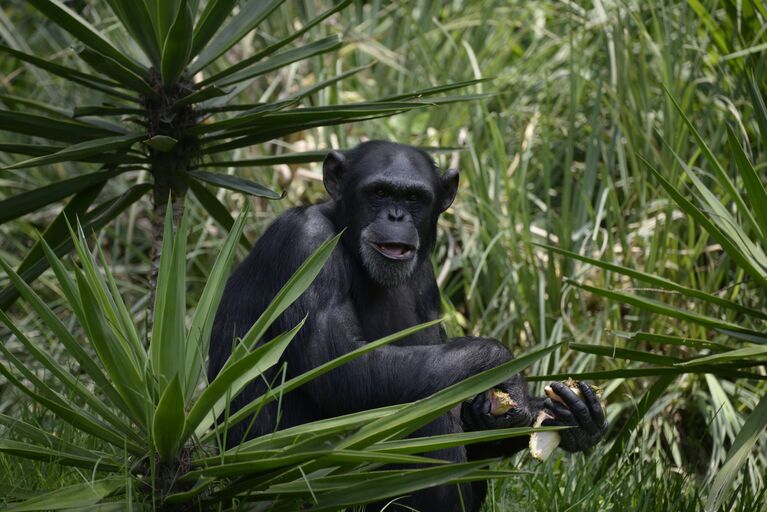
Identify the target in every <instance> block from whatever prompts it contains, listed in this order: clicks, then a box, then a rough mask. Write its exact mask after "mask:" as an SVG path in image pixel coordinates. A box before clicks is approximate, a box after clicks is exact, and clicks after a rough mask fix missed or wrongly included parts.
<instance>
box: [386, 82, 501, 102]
mask: <svg viewBox="0 0 767 512" xmlns="http://www.w3.org/2000/svg"><path fill="white" fill-rule="evenodd" d="M491 80H493V78H490V77H487V78H474V79H472V80H462V81H460V82H453V83H449V84H442V85H437V86H436V87H428V88H426V89H418V90H416V91H412V92H408V93H405V94H395V95H393V96H385V97H383V98H380V99H379V100H377V101H383V102H387V101H409V100H416V99H419V98H425V97H428V96H433V95H435V94H442V93H445V92H450V91H454V90H456V89H463V88H464V87H470V86H472V85H477V84H481V83H484V82H488V81H491Z"/></svg>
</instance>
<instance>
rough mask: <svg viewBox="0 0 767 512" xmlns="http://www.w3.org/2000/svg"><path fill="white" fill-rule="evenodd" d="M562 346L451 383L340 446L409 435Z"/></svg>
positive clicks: (542, 350) (549, 348)
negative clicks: (390, 436)
mask: <svg viewBox="0 0 767 512" xmlns="http://www.w3.org/2000/svg"><path fill="white" fill-rule="evenodd" d="M561 346H562V344H561V343H557V344H554V345H551V346H548V347H544V348H541V349H539V350H536V351H535V352H531V353H530V354H526V355H523V356H521V357H519V358H518V359H513V360H511V361H508V362H506V363H503V364H501V365H499V366H496V367H495V368H491V369H489V370H485V371H484V372H481V373H478V374H476V375H474V376H472V377H469V378H468V379H465V380H463V381H461V382H458V383H456V384H453V385H452V386H448V387H447V388H445V389H442V390H440V391H438V392H437V393H434V394H433V395H431V396H430V397H428V398H424V399H422V400H418V401H416V402H413V403H412V404H410V405H409V406H408V407H406V408H404V409H402V410H401V411H400V412H399V414H397V415H396V416H389V417H386V418H382V419H381V420H379V421H377V422H375V423H372V424H370V425H367V426H365V427H362V428H361V429H360V430H359V432H357V433H355V434H352V435H351V436H349V437H347V438H346V439H344V440H343V441H342V442H341V443H340V444H339V445H338V447H339V448H360V447H364V446H367V445H369V444H370V443H371V442H375V441H380V440H381V439H384V438H385V437H387V436H388V435H391V434H394V433H397V434H399V435H406V434H409V433H411V432H414V431H415V430H417V429H418V428H420V427H421V426H423V425H425V424H427V423H428V422H430V421H432V420H434V419H435V418H437V417H439V416H440V415H441V414H443V413H445V412H446V411H448V410H450V409H451V408H452V407H453V406H455V405H456V404H458V403H460V402H461V401H463V400H466V399H467V398H471V397H474V396H476V395H478V394H479V393H482V392H484V391H486V390H488V389H491V388H492V387H493V386H496V385H498V383H499V382H504V381H506V380H508V379H509V378H511V377H512V376H513V375H516V374H518V373H520V372H521V371H522V370H524V369H525V368H527V367H528V366H530V365H531V364H533V363H534V362H535V361H537V360H539V359H540V358H542V357H544V356H546V355H547V354H550V353H551V352H553V351H555V350H557V349H559V348H560V347H561Z"/></svg>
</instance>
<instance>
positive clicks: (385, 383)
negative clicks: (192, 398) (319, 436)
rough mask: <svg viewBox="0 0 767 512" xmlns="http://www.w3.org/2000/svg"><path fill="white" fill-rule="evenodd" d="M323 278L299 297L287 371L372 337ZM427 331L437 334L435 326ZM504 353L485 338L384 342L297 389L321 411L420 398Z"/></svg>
mask: <svg viewBox="0 0 767 512" xmlns="http://www.w3.org/2000/svg"><path fill="white" fill-rule="evenodd" d="M336 282H338V281H336ZM324 284H326V285H327V286H323V282H322V281H320V282H319V283H318V286H314V285H313V286H312V288H311V289H310V291H309V292H308V293H306V294H304V296H303V297H302V298H301V299H300V301H301V302H302V304H299V306H298V307H299V309H304V308H305V309H304V310H305V311H306V312H307V313H308V318H307V321H306V324H305V325H304V328H303V329H302V330H301V332H300V333H299V335H298V339H296V340H294V341H293V343H292V344H291V346H290V348H289V349H288V350H289V351H290V353H289V354H288V368H289V371H291V373H293V372H295V373H296V374H298V373H301V372H305V371H307V370H310V369H311V368H313V367H316V366H318V365H320V364H322V363H325V362H327V361H330V360H332V359H334V358H337V357H339V356H341V355H343V354H346V353H348V352H351V351H352V350H355V349H357V348H359V347H361V346H363V345H364V344H365V343H367V342H368V341H373V340H363V339H362V336H361V334H360V332H361V330H360V327H359V325H358V323H357V318H356V314H355V312H354V309H353V307H352V305H351V303H350V301H349V299H348V298H346V297H344V296H343V294H342V293H337V292H334V290H333V287H332V285H330V284H329V283H324ZM432 332H433V333H434V335H436V336H438V335H439V333H438V331H437V330H436V329H435V330H433V331H432ZM510 359H511V354H510V353H509V351H508V349H507V348H506V347H505V346H503V345H502V344H501V343H499V342H498V341H495V340H491V339H488V338H458V339H454V340H451V341H450V342H448V343H435V344H431V345H404V346H398V345H387V346H384V347H380V348H378V349H376V350H374V351H372V352H369V353H368V354H366V355H364V356H361V357H359V358H357V359H355V360H352V361H350V362H348V363H346V364H344V365H343V366H341V367H339V368H337V369H335V370H333V371H331V372H329V373H328V374H326V375H324V376H322V377H320V378H317V379H314V380H312V381H311V382H310V383H308V384H307V385H305V386H304V388H303V392H304V393H306V394H307V395H308V396H309V397H310V399H311V400H312V401H313V402H314V403H315V405H316V406H317V407H318V408H319V409H320V410H322V411H323V412H324V414H327V415H337V414H344V413H349V412H354V411H359V410H363V409H367V408H372V407H381V406H385V405H391V404H396V403H404V402H410V401H413V400H418V399H421V398H425V397H426V396H428V395H430V394H432V393H435V392H437V391H439V390H441V389H443V388H445V387H447V386H450V385H452V384H455V383H457V382H459V381H461V380H463V379H466V378H468V377H470V376H472V375H475V374H477V373H479V372H482V371H484V370H487V369H490V368H493V367H495V366H498V365H500V364H502V363H504V362H506V361H509V360H510ZM291 365H292V370H291V369H290V368H291Z"/></svg>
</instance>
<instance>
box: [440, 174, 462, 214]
mask: <svg viewBox="0 0 767 512" xmlns="http://www.w3.org/2000/svg"><path fill="white" fill-rule="evenodd" d="M440 181H441V183H442V196H441V197H440V198H439V211H440V212H444V211H445V210H447V209H448V208H450V205H451V204H453V200H454V199H455V194H456V192H458V169H448V170H447V171H445V173H444V174H443V175H442V176H441V177H440Z"/></svg>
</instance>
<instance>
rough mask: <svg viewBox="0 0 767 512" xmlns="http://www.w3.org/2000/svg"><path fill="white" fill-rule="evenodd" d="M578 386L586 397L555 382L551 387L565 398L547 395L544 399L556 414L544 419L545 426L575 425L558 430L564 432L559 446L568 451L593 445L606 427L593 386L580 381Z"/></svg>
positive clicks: (580, 449)
mask: <svg viewBox="0 0 767 512" xmlns="http://www.w3.org/2000/svg"><path fill="white" fill-rule="evenodd" d="M578 387H579V388H580V390H581V393H582V394H583V398H579V397H578V395H576V394H575V393H573V391H572V390H571V389H570V388H569V387H567V386H565V385H564V384H562V383H559V382H552V383H551V388H552V389H553V390H554V392H555V393H556V394H557V396H559V398H561V399H562V402H560V401H558V400H552V399H551V398H547V399H546V400H545V401H544V402H543V405H544V408H545V409H547V410H548V411H549V412H551V413H552V415H553V416H554V418H553V419H547V420H545V421H544V422H543V426H545V427H550V426H551V427H559V426H568V427H570V426H572V427H576V428H569V429H567V430H561V431H560V432H559V435H560V436H561V441H560V443H559V446H560V448H562V449H563V450H565V451H568V452H582V451H584V450H587V449H589V448H591V447H592V446H594V445H595V444H597V443H598V442H599V440H600V439H602V436H603V435H604V433H605V431H606V430H607V420H606V419H605V411H604V409H602V404H600V403H599V398H597V395H596V394H595V393H594V391H593V390H592V389H591V386H589V385H588V384H585V383H583V382H579V383H578ZM563 402H564V403H563Z"/></svg>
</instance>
